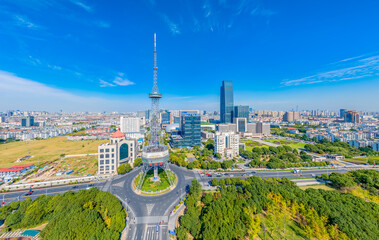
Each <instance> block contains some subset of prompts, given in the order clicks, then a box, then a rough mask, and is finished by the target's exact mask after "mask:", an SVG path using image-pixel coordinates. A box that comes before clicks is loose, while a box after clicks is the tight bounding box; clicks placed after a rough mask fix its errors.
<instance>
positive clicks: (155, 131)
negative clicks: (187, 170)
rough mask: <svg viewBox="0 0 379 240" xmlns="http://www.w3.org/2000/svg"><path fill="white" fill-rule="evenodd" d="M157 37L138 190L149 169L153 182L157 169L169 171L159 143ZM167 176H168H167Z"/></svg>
mask: <svg viewBox="0 0 379 240" xmlns="http://www.w3.org/2000/svg"><path fill="white" fill-rule="evenodd" d="M157 71H158V67H157V36H156V34H155V33H154V67H153V74H154V75H153V90H152V92H151V93H149V98H151V112H152V117H151V121H150V140H149V145H147V146H145V147H144V148H143V149H142V161H143V168H142V171H143V176H142V179H141V181H140V184H139V186H137V187H138V188H139V189H141V186H142V184H143V181H144V179H145V176H146V173H147V172H148V171H149V170H150V169H152V168H153V169H154V181H158V180H159V178H158V168H162V169H163V170H165V171H166V174H167V171H168V170H169V166H168V158H169V152H168V148H167V146H166V145H163V144H161V143H160V142H159V139H160V135H161V127H160V125H159V119H160V117H159V114H160V109H159V99H160V98H162V94H161V93H159V90H158V79H157ZM167 176H168V175H167ZM169 182H170V185H172V184H173V182H172V180H171V178H169Z"/></svg>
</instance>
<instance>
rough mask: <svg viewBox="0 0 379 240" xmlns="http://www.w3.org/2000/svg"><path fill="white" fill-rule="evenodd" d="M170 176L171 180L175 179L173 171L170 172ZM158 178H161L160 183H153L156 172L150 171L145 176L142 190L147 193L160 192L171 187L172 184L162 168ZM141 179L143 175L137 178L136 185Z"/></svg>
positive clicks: (159, 170)
mask: <svg viewBox="0 0 379 240" xmlns="http://www.w3.org/2000/svg"><path fill="white" fill-rule="evenodd" d="M169 175H170V178H171V179H173V178H174V177H175V175H174V174H173V173H172V172H171V171H170V172H169ZM158 176H159V178H160V180H159V181H156V182H154V181H152V178H153V177H154V170H153V169H151V170H149V171H148V172H147V174H146V176H145V179H144V181H143V184H142V189H141V190H142V191H145V192H148V191H152V192H156V191H158V190H165V189H166V188H168V187H169V186H170V183H169V181H168V178H167V175H166V173H165V171H164V170H163V169H161V168H159V169H158ZM140 178H141V174H140V175H138V177H137V178H136V185H137V183H138V182H139V180H140Z"/></svg>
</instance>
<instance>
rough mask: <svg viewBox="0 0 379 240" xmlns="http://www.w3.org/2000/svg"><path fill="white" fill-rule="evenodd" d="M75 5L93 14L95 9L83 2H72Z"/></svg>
mask: <svg viewBox="0 0 379 240" xmlns="http://www.w3.org/2000/svg"><path fill="white" fill-rule="evenodd" d="M71 2H72V3H73V4H75V5H77V6H79V7H81V8H82V9H84V10H86V11H87V12H93V8H92V7H91V6H89V5H87V4H85V3H84V2H81V1H74V0H72V1H71Z"/></svg>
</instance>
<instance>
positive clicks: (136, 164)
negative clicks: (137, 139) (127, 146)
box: [133, 158, 143, 167]
mask: <svg viewBox="0 0 379 240" xmlns="http://www.w3.org/2000/svg"><path fill="white" fill-rule="evenodd" d="M142 164H143V163H142V158H136V159H135V160H134V163H133V167H139V166H141V165H142Z"/></svg>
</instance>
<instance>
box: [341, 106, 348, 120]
mask: <svg viewBox="0 0 379 240" xmlns="http://www.w3.org/2000/svg"><path fill="white" fill-rule="evenodd" d="M345 112H347V109H343V108H341V109H340V118H345Z"/></svg>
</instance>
